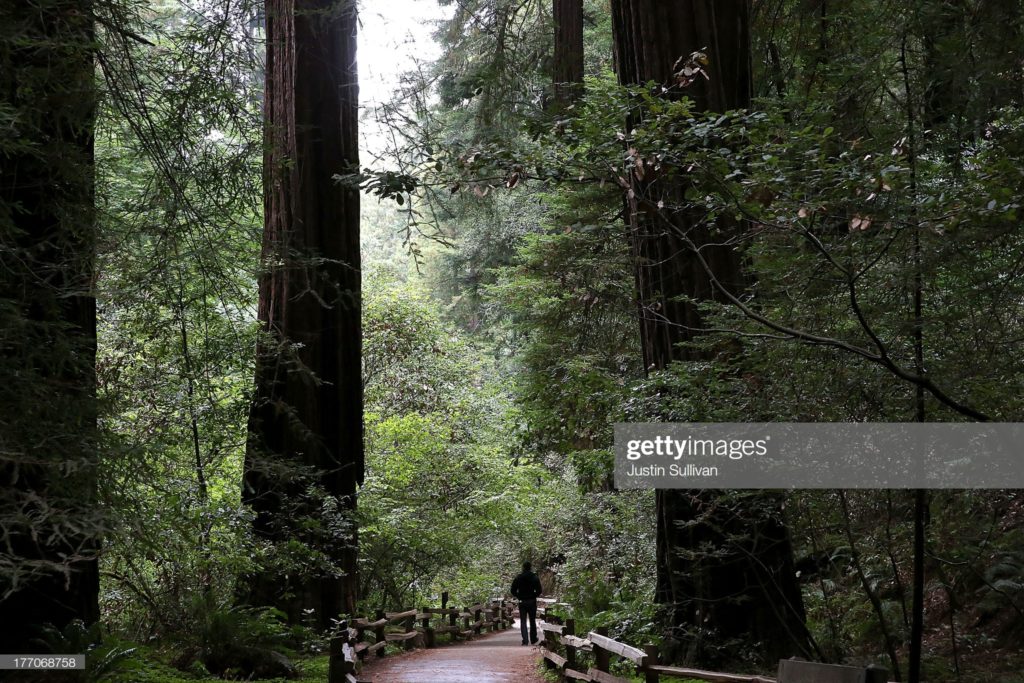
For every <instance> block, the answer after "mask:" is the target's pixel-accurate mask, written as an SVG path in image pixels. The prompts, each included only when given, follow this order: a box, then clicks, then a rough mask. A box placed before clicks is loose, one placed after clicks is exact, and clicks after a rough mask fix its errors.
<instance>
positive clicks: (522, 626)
mask: <svg viewBox="0 0 1024 683" xmlns="http://www.w3.org/2000/svg"><path fill="white" fill-rule="evenodd" d="M527 617H529V618H530V641H529V642H531V643H536V642H537V601H536V600H520V601H519V630H520V631H522V632H523V645H526V642H527V641H526V618H527Z"/></svg>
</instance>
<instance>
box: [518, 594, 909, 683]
mask: <svg viewBox="0 0 1024 683" xmlns="http://www.w3.org/2000/svg"><path fill="white" fill-rule="evenodd" d="M550 609H551V607H550V606H548V607H547V609H545V612H544V620H543V621H541V622H540V623H538V624H537V627H538V630H539V631H541V632H542V633H543V642H542V643H541V646H542V648H543V655H544V663H545V665H547V667H548V669H549V670H553V671H556V672H558V674H559V677H560V678H561V680H563V681H565V680H573V681H593V682H594V683H629V680H627V679H625V678H622V677H620V676H616V675H614V674H612V673H611V661H612V656H615V657H618V658H620V659H622V660H625V661H628V662H629V663H630V664H631V668H632V669H633V671H634V673H635V674H636V675H639V676H641V677H642V678H643V679H644V683H659V682H660V681H661V678H662V677H666V678H687V679H696V680H700V681H709V682H710V683H887V681H888V680H889V678H888V672H887V671H886V670H885V669H880V668H875V667H867V668H860V667H851V666H838V665H835V664H818V663H816V662H805V661H802V660H795V659H787V660H782V661H780V662H779V669H778V674H777V676H778V677H777V678H768V677H765V676H759V675H756V674H730V673H722V672H718V671H704V670H702V669H690V668H686V667H680V666H666V665H663V664H661V663H660V660H659V656H658V647H657V646H656V645H652V644H648V645H645V646H644V648H643V649H642V650H641V649H639V648H636V647H633V646H632V645H627V644H626V643H623V642H620V641H618V640H614V639H612V638H609V637H608V629H607V628H603V627H602V628H598V629H596V630H594V631H591V632H590V633H588V634H587V635H586V637H584V638H581V637H580V636H578V635H577V634H576V622H575V620H574V619H565V620H562V619H560V618H559V617H558V616H556V615H554V614H550V613H549V611H550ZM580 653H589V658H590V659H591V660H592V665H591V666H589V667H586V668H585V669H584V666H582V664H581V662H580V659H581V658H580Z"/></svg>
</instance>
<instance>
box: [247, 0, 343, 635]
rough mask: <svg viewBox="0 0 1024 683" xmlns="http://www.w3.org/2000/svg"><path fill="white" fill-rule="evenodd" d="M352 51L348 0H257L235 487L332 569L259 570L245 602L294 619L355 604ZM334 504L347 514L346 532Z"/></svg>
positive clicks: (263, 532) (267, 532)
mask: <svg viewBox="0 0 1024 683" xmlns="http://www.w3.org/2000/svg"><path fill="white" fill-rule="evenodd" d="M355 51H356V3H355V1H354V0H270V1H269V2H268V3H267V67H266V93H265V104H264V108H265V118H266V125H267V128H266V136H267V151H266V156H265V159H264V167H265V171H264V173H265V188H264V192H265V201H264V205H265V214H266V217H265V226H264V237H263V260H264V267H265V272H264V274H263V276H262V277H261V279H260V305H259V319H260V321H261V322H262V324H263V327H264V331H265V333H266V334H265V335H264V337H263V339H262V341H261V343H260V348H259V351H258V358H257V369H256V389H255V397H254V401H253V406H252V410H251V412H250V416H249V430H250V438H249V444H248V449H247V451H246V462H245V474H244V491H243V496H244V500H245V501H246V502H247V503H248V504H249V505H250V506H252V509H253V510H254V512H255V513H256V518H255V522H254V524H255V530H256V532H257V534H259V535H260V536H262V537H264V538H266V539H268V540H270V541H272V542H284V541H291V540H294V539H299V540H303V541H305V542H306V544H307V545H308V546H310V549H311V550H313V551H315V552H317V553H322V554H323V556H324V557H326V558H327V559H328V560H329V562H330V563H331V564H333V565H334V567H335V568H336V569H337V570H338V571H332V570H330V569H322V570H320V571H313V572H309V571H306V572H302V571H295V570H294V568H293V569H291V570H289V569H288V568H286V567H282V568H279V569H277V570H265V571H264V572H263V573H262V574H260V575H258V576H256V577H254V579H253V581H252V583H251V585H250V586H249V587H248V588H249V590H248V593H249V596H248V599H249V601H250V602H251V603H253V604H269V605H276V606H278V607H279V608H281V609H283V610H284V611H285V612H286V613H287V614H288V615H289V617H290V618H292V619H293V620H294V619H298V618H299V617H300V616H301V613H302V610H306V609H312V610H315V616H316V619H317V620H318V622H319V623H320V625H321V626H327V625H329V622H330V619H331V618H332V617H337V616H338V615H339V614H340V613H342V612H351V611H353V610H354V608H355V600H356V591H357V587H358V582H357V579H356V564H355V559H356V555H355V553H356V548H355V542H356V538H355V526H354V521H353V520H352V519H351V514H350V513H351V512H352V511H354V508H355V493H356V486H357V485H358V484H360V483H362V477H363V428H362V405H363V389H362V375H361V367H360V363H361V323H360V311H361V304H360V299H361V291H360V276H361V274H360V260H359V193H358V190H357V189H355V188H354V187H351V186H349V185H344V184H339V183H338V182H337V181H336V180H335V179H334V175H335V174H339V173H345V172H348V171H350V170H353V169H355V168H357V167H358V136H357V128H356V124H357V116H358V80H357V71H356V54H355ZM333 510H336V511H338V512H340V513H341V514H342V516H343V517H345V516H347V518H348V526H347V527H346V528H347V533H344V532H343V533H341V534H339V527H338V522H339V518H337V517H332V516H331V513H332V511H333ZM346 513H349V514H347V515H346ZM302 520H305V523H304V522H303V521H302ZM309 522H312V523H313V525H314V526H316V525H319V526H320V528H319V529H316V530H315V531H312V532H311V531H310V530H309V525H308V523H309ZM339 536H343V537H339Z"/></svg>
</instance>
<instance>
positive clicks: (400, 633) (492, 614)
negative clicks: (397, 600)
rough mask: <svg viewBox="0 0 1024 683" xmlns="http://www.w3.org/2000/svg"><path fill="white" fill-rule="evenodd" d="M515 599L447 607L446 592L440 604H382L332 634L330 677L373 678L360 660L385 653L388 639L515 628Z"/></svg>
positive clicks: (416, 640) (425, 640)
mask: <svg viewBox="0 0 1024 683" xmlns="http://www.w3.org/2000/svg"><path fill="white" fill-rule="evenodd" d="M514 609H515V607H514V604H513V603H511V602H509V601H506V600H502V599H494V600H491V601H490V602H488V603H479V604H476V605H470V606H469V607H462V608H458V607H448V593H443V594H442V595H441V606H440V607H422V608H420V609H415V608H413V609H407V610H403V611H400V612H385V611H383V610H378V611H377V612H376V614H375V615H374V616H373V618H372V619H370V618H369V617H353V618H350V619H348V620H346V621H343V622H341V624H340V625H339V627H338V634H337V635H335V636H334V637H333V638H331V646H330V667H329V670H328V676H327V681H328V683H369V679H367V678H363V677H360V676H359V675H358V674H357V673H356V669H357V668H358V666H357V665H358V663H359V662H362V661H365V659H366V657H367V656H368V655H370V654H376V656H377V657H383V656H384V650H385V648H386V647H387V644H388V643H396V644H397V643H401V645H402V647H403V648H404V649H405V650H412V649H413V648H415V647H428V648H429V647H435V646H436V645H437V637H438V636H439V635H443V634H448V635H449V636H450V637H451V639H452V640H469V639H471V638H473V637H474V636H479V635H480V634H482V633H487V632H491V631H498V630H504V629H507V628H510V627H511V626H512V621H513V613H514Z"/></svg>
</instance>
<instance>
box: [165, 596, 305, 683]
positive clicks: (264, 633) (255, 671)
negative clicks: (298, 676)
mask: <svg viewBox="0 0 1024 683" xmlns="http://www.w3.org/2000/svg"><path fill="white" fill-rule="evenodd" d="M190 617H191V618H190V626H191V630H190V631H189V632H188V634H187V637H186V639H185V640H183V641H182V642H181V643H180V645H179V647H180V648H181V654H180V655H179V656H178V657H177V658H176V660H175V665H176V666H177V667H178V668H179V669H183V670H189V669H190V668H195V662H199V663H201V664H202V667H203V668H204V669H205V670H206V671H209V672H210V673H212V674H215V675H217V676H220V677H221V678H229V679H230V678H242V679H250V678H274V677H286V678H292V677H293V676H294V674H295V667H294V665H293V664H292V663H291V661H290V660H289V659H288V657H287V656H285V654H283V653H284V652H289V650H288V648H287V641H288V637H289V632H288V630H287V629H285V627H284V624H283V619H284V614H282V613H281V612H278V611H276V610H273V609H264V608H253V607H243V606H237V605H219V604H217V603H215V602H213V600H212V599H210V598H205V599H197V600H196V601H195V602H194V603H193V607H192V611H191V614H190Z"/></svg>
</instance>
